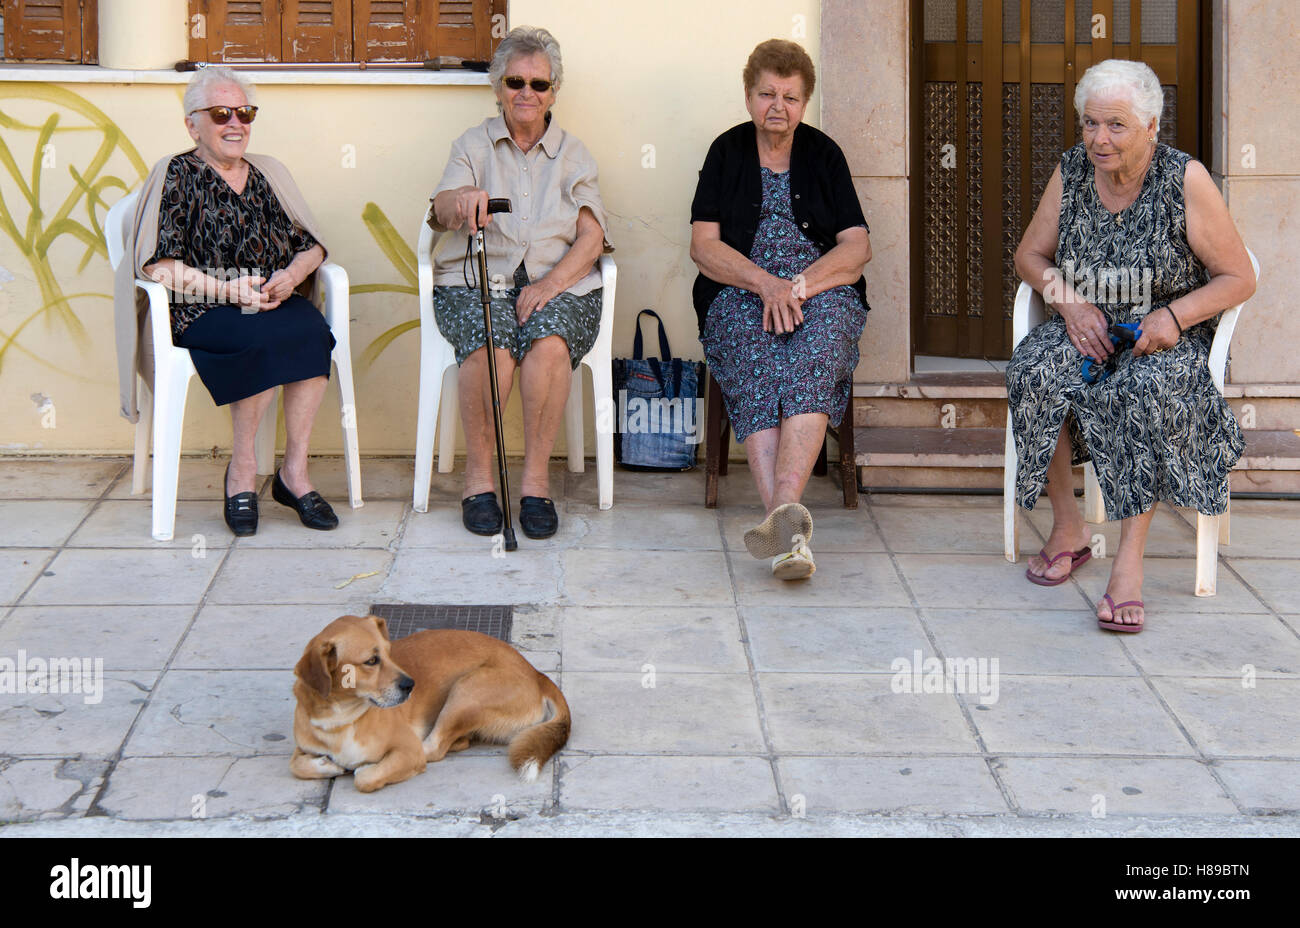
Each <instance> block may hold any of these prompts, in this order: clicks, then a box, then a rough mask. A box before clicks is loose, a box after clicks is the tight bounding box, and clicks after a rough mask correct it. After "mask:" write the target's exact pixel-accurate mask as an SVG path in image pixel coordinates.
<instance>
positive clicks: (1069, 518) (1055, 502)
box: [1029, 426, 1089, 580]
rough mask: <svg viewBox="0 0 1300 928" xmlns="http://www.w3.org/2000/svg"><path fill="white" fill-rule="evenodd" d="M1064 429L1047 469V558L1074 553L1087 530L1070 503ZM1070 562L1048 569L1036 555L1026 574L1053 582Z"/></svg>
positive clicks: (1066, 571) (1067, 441)
mask: <svg viewBox="0 0 1300 928" xmlns="http://www.w3.org/2000/svg"><path fill="white" fill-rule="evenodd" d="M1068 428H1069V427H1068V426H1062V427H1061V434H1060V435H1059V436H1058V437H1057V439H1056V452H1055V453H1054V454H1053V455H1052V461H1051V463H1050V464H1048V465H1047V498H1048V499H1049V500H1050V501H1051V503H1052V534H1051V535H1050V536H1048V539H1047V544H1046V545H1045V546H1044V549H1045V550H1046V551H1047V556H1048V557H1055V556H1056V555H1058V554H1060V553H1061V552H1062V551H1078V550H1079V549H1080V548H1082V547H1083V546H1084V545H1086V544H1087V543H1088V539H1089V535H1088V526H1087V524H1086V523H1085V522H1084V521H1083V515H1082V514H1081V513H1080V512H1079V504H1078V503H1077V502H1076V501H1075V499H1074V481H1073V478H1072V476H1071V472H1070V436H1069V433H1068ZM1072 562H1073V559H1072V558H1069V557H1063V558H1061V559H1060V560H1058V561H1057V562H1056V563H1055V564H1053V565H1052V566H1051V568H1048V567H1047V562H1046V561H1044V560H1043V559H1042V558H1041V557H1039V556H1038V555H1036V554H1035V555H1034V556H1033V557H1031V558H1030V559H1029V572H1030V573H1032V574H1033V575H1034V576H1035V577H1046V578H1047V579H1049V580H1057V579H1060V578H1061V577H1064V576H1066V575H1067V574H1069V572H1070V565H1071V564H1072Z"/></svg>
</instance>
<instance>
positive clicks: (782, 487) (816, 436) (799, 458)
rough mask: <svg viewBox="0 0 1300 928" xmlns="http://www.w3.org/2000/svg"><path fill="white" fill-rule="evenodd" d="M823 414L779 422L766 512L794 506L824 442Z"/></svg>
mask: <svg viewBox="0 0 1300 928" xmlns="http://www.w3.org/2000/svg"><path fill="white" fill-rule="evenodd" d="M826 420H827V417H826V414H825V413H820V412H812V413H804V414H802V415H798V416H791V417H790V418H788V419H783V420H781V444H780V446H779V447H778V448H777V454H776V486H775V488H774V490H773V493H772V500H771V503H770V505H769V506H768V509H769V510H771V509H775V508H776V507H778V506H784V505H785V504H786V503H797V502H799V500H800V498H801V497H802V496H803V491H804V487H806V486H807V485H808V478H809V477H810V476H811V475H812V469H813V465H814V464H816V463H817V455H819V454H821V452H822V442H824V441H825V440H826Z"/></svg>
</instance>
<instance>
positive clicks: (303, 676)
mask: <svg viewBox="0 0 1300 928" xmlns="http://www.w3.org/2000/svg"><path fill="white" fill-rule="evenodd" d="M337 661H338V655H337V651H336V648H335V646H334V642H333V641H324V642H321V643H320V644H317V643H316V642H312V643H311V644H309V645H308V646H307V650H306V651H304V652H303V655H302V659H301V660H299V661H298V666H297V667H295V668H294V669H293V672H294V673H296V674H297V675H298V678H299V679H300V680H302V682H303V683H306V684H307V685H308V686H310V687H311V688H312V689H314V690H315V691H316V692H317V693H318V694H320V697H321V698H322V699H324V698H325V697H327V696H329V694H330V689H331V688H332V687H333V686H334V679H333V677H332V676H331V673H332V671H333V668H334V665H335V663H337Z"/></svg>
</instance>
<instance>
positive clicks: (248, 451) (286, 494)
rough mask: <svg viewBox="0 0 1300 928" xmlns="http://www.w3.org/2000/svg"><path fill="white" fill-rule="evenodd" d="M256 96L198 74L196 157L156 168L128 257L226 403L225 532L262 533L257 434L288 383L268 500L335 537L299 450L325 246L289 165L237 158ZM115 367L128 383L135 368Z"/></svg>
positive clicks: (317, 378)
mask: <svg viewBox="0 0 1300 928" xmlns="http://www.w3.org/2000/svg"><path fill="white" fill-rule="evenodd" d="M251 95H252V87H251V86H250V85H249V84H248V82H247V81H245V80H244V79H243V78H241V77H240V76H239V75H237V74H236V73H235V72H234V71H231V70H230V69H227V68H218V67H209V68H205V69H203V70H201V71H199V72H197V73H196V74H195V75H194V78H193V80H191V81H190V84H189V86H188V88H187V89H186V91H185V97H184V105H185V126H186V129H187V130H188V131H189V134H190V138H192V139H194V142H195V147H194V148H193V149H191V150H190V151H187V152H184V153H182V154H179V155H174V156H172V157H169V158H164V159H162V160H161V161H159V162H158V164H156V165H155V166H154V168H153V170H152V171H151V172H150V173H149V176H148V178H147V179H146V180H145V183H144V187H143V189H142V191H141V195H140V199H139V203H138V204H137V207H136V213H135V217H134V222H133V225H132V233H133V234H132V237H131V241H130V242H128V254H129V255H131V256H132V259H133V264H134V271H135V273H136V274H137V276H145V277H150V278H152V279H154V280H157V281H159V282H161V283H162V284H163V285H164V286H165V287H167V288H168V289H169V290H170V291H171V327H172V340H173V342H174V343H175V344H176V345H178V346H180V347H183V348H188V349H189V351H190V356H191V358H192V359H193V361H194V367H195V369H196V370H197V371H198V374H199V378H200V379H201V380H202V381H203V385H204V386H205V387H207V388H208V392H209V393H211V394H212V399H213V400H214V401H215V402H216V404H217V405H218V406H225V405H229V406H230V412H231V419H232V422H233V427H234V442H233V452H232V454H231V461H230V465H229V467H228V468H227V470H226V476H225V505H224V515H225V519H226V524H227V525H229V526H230V529H231V531H233V532H234V533H235V534H236V535H252V534H253V533H254V532H256V531H257V523H258V510H257V462H256V456H255V453H254V437H255V436H256V434H257V427H258V424H259V423H260V422H261V420H262V416H263V415H265V414H266V412H267V410H268V408H269V407H270V405H271V403H272V401H273V400H274V398H275V388H276V387H278V386H283V387H284V412H285V430H286V432H287V441H286V443H285V453H284V463H283V466H282V467H281V468H280V470H278V471H277V472H276V475H275V481H274V483H273V484H272V488H271V489H272V496H273V498H274V499H275V500H276V502H278V503H281V504H282V505H284V506H287V507H289V508H290V509H293V510H294V512H295V513H296V514H297V516H298V518H299V519H300V520H301V521H302V523H303V524H304V525H306V526H307V527H308V528H314V529H332V528H334V527H336V526H337V525H338V517H337V516H336V515H335V514H334V511H333V509H332V508H331V507H330V504H329V503H327V502H326V501H325V500H324V499H323V498H322V497H321V495H320V494H319V493H317V492H316V491H315V489H314V488H313V486H312V483H311V480H310V479H309V478H308V476H307V446H308V442H309V440H310V437H311V430H312V424H313V423H314V421H315V418H316V411H317V409H318V408H319V407H320V402H321V398H322V396H323V395H324V393H325V386H326V383H327V381H328V378H329V370H330V352H331V351H332V350H333V348H334V337H333V336H332V335H331V334H330V330H329V327H328V326H327V325H326V323H325V319H324V317H323V316H322V315H321V313H320V311H319V310H318V309H317V308H316V307H315V306H313V305H312V303H311V302H310V301H309V300H308V298H307V297H306V296H304V295H303V294H310V293H313V292H314V290H313V288H312V284H313V277H314V274H315V271H316V269H317V268H318V267H319V266H320V264H321V262H322V261H324V260H325V249H324V247H323V246H322V245H321V244H320V232H319V229H318V227H317V225H316V222H315V220H314V219H313V218H312V215H311V212H310V210H309V209H308V207H307V204H306V203H305V202H304V201H303V198H302V194H301V193H299V191H298V188H297V186H296V185H295V184H294V182H293V179H292V178H291V177H290V176H289V172H288V171H287V170H286V169H285V167H284V165H282V164H281V163H280V162H279V161H276V160H275V159H274V158H269V157H267V156H265V155H253V154H248V153H247V151H246V149H247V148H248V143H249V138H250V135H251V132H252V123H253V120H254V118H255V117H256V116H257V107H256V106H254V105H252V103H251V100H250V97H251ZM121 327H122V318H121V316H119V329H121ZM147 345H148V341H147V340H142V347H145V346H147ZM124 368H125V373H124V375H123V379H124V383H126V384H129V383H130V378H131V376H132V374H133V371H132V369H131V366H129V365H124ZM132 392H133V391H132V390H130V389H129V387H128V388H124V406H123V410H124V412H128V413H129V412H130V411H131V410H130V408H129V406H130V400H128V399H126V398H125V397H126V394H127V393H132Z"/></svg>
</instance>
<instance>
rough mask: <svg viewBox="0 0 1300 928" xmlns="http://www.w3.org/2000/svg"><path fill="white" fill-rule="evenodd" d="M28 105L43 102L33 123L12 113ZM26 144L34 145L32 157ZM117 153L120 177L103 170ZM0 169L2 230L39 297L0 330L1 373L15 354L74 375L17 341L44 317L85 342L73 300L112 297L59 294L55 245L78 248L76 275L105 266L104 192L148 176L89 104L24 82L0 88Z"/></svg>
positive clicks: (119, 136)
mask: <svg viewBox="0 0 1300 928" xmlns="http://www.w3.org/2000/svg"><path fill="white" fill-rule="evenodd" d="M32 101H35V102H37V103H40V104H45V107H42V108H41V109H44V110H45V112H44V113H43V115H42V116H40V117H38V118H37V120H35V121H28V119H30V117H28V119H22V118H19V117H18V116H16V115H14V114H15V113H16V112H26V111H30V110H31V109H32V107H30V106H27V105H24V102H32ZM65 142H66V144H64V143H65ZM28 144H32V148H31V150H30V153H29V152H28V150H27V145H28ZM119 152H120V153H121V155H122V156H123V157H124V158H125V160H126V170H127V172H128V173H127V175H126V177H125V178H123V177H121V176H118V175H116V174H110V173H108V171H109V169H110V162H111V161H112V159H113V157H114V155H116V154H118V153H119ZM74 159H77V160H74ZM121 160H122V159H121V158H119V159H118V161H117V162H116V163H120V162H121ZM0 167H3V170H4V172H5V180H6V181H7V183H6V184H3V185H0V230H3V231H4V234H5V235H6V236H7V237H8V238H9V240H10V241H12V242H13V244H14V246H15V247H16V248H17V250H18V253H19V254H20V255H21V256H22V257H23V259H24V260H26V261H27V263H28V265H29V266H30V267H31V272H32V278H33V279H34V280H35V282H36V285H37V287H38V289H39V294H40V296H39V298H38V305H36V306H35V308H33V309H32V310H31V312H30V313H28V314H26V315H25V316H23V317H22V318H21V319H18V320H17V321H16V322H14V323H12V328H9V329H8V330H4V329H0V372H3V369H4V362H5V357H6V355H8V353H9V352H10V351H11V350H13V351H20V352H22V353H24V354H26V355H28V356H30V357H32V358H34V359H35V360H37V361H39V362H40V363H42V364H44V365H46V366H48V367H51V368H53V369H55V370H57V371H59V372H60V373H62V374H66V375H67V376H70V377H76V376H77V375H76V374H75V373H74V372H72V371H68V370H64V369H62V368H60V367H58V366H57V365H55V364H54V363H53V362H51V361H49V360H47V359H45V358H40V357H38V356H37V355H36V354H34V353H33V352H32V351H30V350H28V349H27V348H25V347H24V346H23V345H22V343H21V339H22V336H23V334H24V332H26V331H28V330H29V328H30V327H31V326H32V325H33V323H35V322H37V321H38V320H44V321H45V323H46V324H47V325H50V326H54V327H55V328H56V330H58V329H61V330H62V332H63V333H64V334H66V335H67V336H68V337H70V338H71V339H72V340H73V341H74V342H76V343H77V344H79V345H81V346H83V347H84V346H85V345H86V343H87V342H88V336H87V334H86V327H85V325H84V324H83V323H82V321H81V319H80V317H79V316H78V315H77V310H76V308H75V306H74V302H75V301H79V300H85V299H104V300H110V301H111V300H112V298H113V297H112V294H111V293H91V292H86V293H65V292H64V290H63V287H62V285H61V284H60V283H59V277H60V274H59V273H58V272H57V271H58V270H59V269H56V268H55V267H54V266H53V265H54V260H55V251H56V249H55V245H56V243H58V242H59V240H60V239H62V238H64V237H68V238H71V239H72V240H74V241H75V242H76V243H79V244H80V245H82V246H84V248H83V249H82V250H81V253H80V257H79V258H77V259H76V270H75V273H78V274H80V273H81V272H82V271H84V270H85V269H86V267H87V265H89V264H90V262H91V261H92V260H93V259H95V258H97V257H98V258H101V259H103V260H104V261H105V262H107V260H108V251H107V249H106V247H105V245H104V235H103V228H102V225H101V223H102V219H103V217H104V216H105V215H106V214H107V212H108V208H109V206H111V205H112V204H111V203H106V202H105V201H104V195H105V193H107V192H108V191H112V190H118V191H121V192H122V193H126V192H127V191H128V190H130V189H131V188H132V187H134V186H136V185H137V184H138V183H139V182H140V181H141V180H143V179H144V177H145V175H146V174H147V173H148V171H147V169H146V167H145V163H144V160H143V159H142V158H141V157H140V153H139V152H138V151H136V148H135V146H134V145H132V144H131V142H130V140H129V139H127V137H126V136H125V135H124V134H123V132H122V130H121V129H120V128H118V126H117V124H116V123H114V122H113V121H112V120H111V119H109V118H108V116H107V115H106V114H105V113H104V112H103V111H102V110H100V109H99V108H98V107H97V106H95V105H94V104H93V103H91V102H90V101H89V100H86V99H85V98H84V97H81V96H79V95H78V94H76V93H73V92H72V91H70V90H67V89H65V88H62V87H56V86H54V85H52V84H25V83H24V84H16V83H15V84H0ZM132 171H133V172H134V174H132V173H130V172H132ZM116 199H117V197H116V196H114V197H113V200H114V201H116ZM64 276H65V277H66V276H67V275H64ZM78 379H80V378H78Z"/></svg>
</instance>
